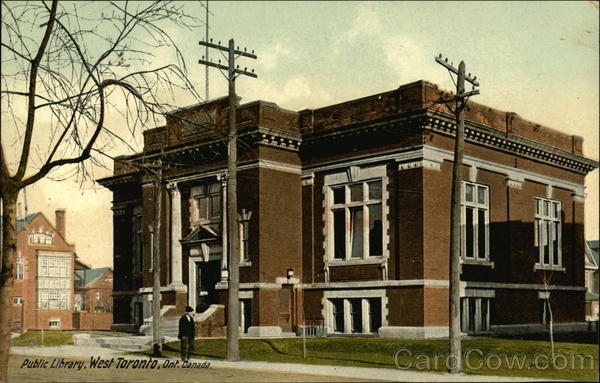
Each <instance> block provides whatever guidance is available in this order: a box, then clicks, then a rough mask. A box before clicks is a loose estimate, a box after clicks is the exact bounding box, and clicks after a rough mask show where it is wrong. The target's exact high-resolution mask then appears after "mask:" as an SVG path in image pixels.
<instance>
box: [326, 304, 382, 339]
mask: <svg viewBox="0 0 600 383" xmlns="http://www.w3.org/2000/svg"><path fill="white" fill-rule="evenodd" d="M329 304H330V308H331V317H330V323H329V326H328V327H329V328H330V329H331V330H333V332H334V333H350V334H365V333H377V331H378V330H379V328H380V327H381V318H382V313H381V298H332V299H329Z"/></svg>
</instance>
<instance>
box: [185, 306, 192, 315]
mask: <svg viewBox="0 0 600 383" xmlns="http://www.w3.org/2000/svg"><path fill="white" fill-rule="evenodd" d="M192 311H194V309H193V308H191V307H190V306H185V312H186V313H191V312H192Z"/></svg>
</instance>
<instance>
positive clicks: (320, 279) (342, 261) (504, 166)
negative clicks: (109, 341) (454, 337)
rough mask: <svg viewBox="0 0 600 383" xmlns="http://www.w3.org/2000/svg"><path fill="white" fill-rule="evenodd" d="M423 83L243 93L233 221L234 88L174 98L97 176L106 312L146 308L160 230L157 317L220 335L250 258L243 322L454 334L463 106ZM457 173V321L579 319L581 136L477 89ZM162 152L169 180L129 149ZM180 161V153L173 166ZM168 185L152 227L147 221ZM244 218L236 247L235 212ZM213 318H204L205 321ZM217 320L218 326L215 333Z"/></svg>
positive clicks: (484, 329)
mask: <svg viewBox="0 0 600 383" xmlns="http://www.w3.org/2000/svg"><path fill="white" fill-rule="evenodd" d="M448 95H449V94H448V92H445V91H443V90H441V89H438V87H437V86H436V85H434V84H431V83H428V82H425V81H418V82H414V83H410V84H406V85H403V86H400V87H399V88H397V89H395V90H392V91H388V92H384V93H380V94H375V95H371V96H368V97H364V98H360V99H356V100H352V101H348V102H344V103H341V104H337V105H332V106H327V107H323V108H318V109H305V110H301V111H291V110H285V109H282V108H280V107H278V106H277V105H275V104H273V103H270V102H265V101H254V102H250V103H245V104H241V105H239V107H238V108H237V129H238V174H237V177H238V207H239V212H238V216H239V222H236V223H232V222H228V221H227V214H226V212H227V209H226V206H227V198H226V197H227V187H228V184H227V177H226V173H227V144H226V132H227V110H228V104H227V98H221V99H215V100H211V101H209V102H206V103H202V104H198V105H193V106H189V107H185V108H181V109H178V110H175V111H173V112H171V113H169V114H167V115H166V116H165V117H166V124H165V126H163V127H159V128H155V129H151V130H147V131H145V132H144V149H143V152H142V153H139V154H135V155H131V156H123V157H119V158H117V159H116V160H115V163H114V174H113V175H112V176H111V177H108V178H104V179H101V180H99V182H100V183H101V184H102V185H103V186H105V187H107V188H109V189H110V190H111V191H112V192H113V196H114V198H113V206H112V210H113V212H114V221H113V222H114V291H113V297H114V307H113V309H114V326H113V327H114V328H115V329H122V330H128V331H136V330H138V329H139V328H140V327H142V326H143V325H144V323H145V322H147V320H148V318H150V317H151V316H152V314H151V306H152V268H153V264H152V246H151V242H152V239H153V237H154V236H155V235H159V236H160V239H161V241H160V243H161V249H160V271H161V305H162V311H161V312H162V315H163V317H164V318H167V319H168V318H169V317H176V316H179V315H181V313H182V312H183V310H184V307H185V306H186V305H190V306H192V307H193V308H195V310H196V314H195V320H196V326H197V328H199V329H200V330H201V331H200V332H197V334H209V335H210V334H223V331H222V328H223V326H224V325H225V322H224V318H225V317H226V316H225V313H226V310H227V288H228V275H229V273H228V267H229V266H228V265H229V263H230V262H229V259H230V258H231V257H234V256H235V257H240V258H239V259H240V294H239V296H240V306H241V310H240V315H241V327H240V332H241V333H242V334H247V335H249V336H279V335H288V334H289V335H291V334H293V333H301V332H302V329H303V327H305V326H309V325H310V326H318V327H319V328H320V329H321V330H322V332H323V333H324V334H326V335H338V334H339V335H345V334H356V335H363V336H364V335H378V336H383V337H409V338H431V337H443V336H447V335H448V323H449V319H448V296H449V282H448V280H449V254H450V195H451V182H452V165H453V149H454V134H455V129H456V126H455V119H454V115H453V113H452V112H451V111H450V109H449V108H448V107H447V106H446V105H445V104H443V103H439V102H437V101H438V100H440V99H444V98H448ZM465 128H466V129H465V157H464V164H463V182H462V196H461V200H462V208H461V212H462V225H461V244H462V252H461V262H462V274H461V296H462V299H461V318H462V323H461V326H462V331H463V332H464V333H465V334H499V333H519V332H521V333H523V332H535V331H543V330H544V328H545V327H546V326H547V324H548V322H549V320H550V309H551V311H552V315H553V322H554V328H555V330H556V331H562V330H564V331H567V330H572V329H576V328H577V327H578V326H580V325H582V324H584V319H585V294H586V288H585V285H584V270H585V257H584V254H585V250H584V227H583V225H584V202H585V193H584V178H585V176H586V174H587V173H589V172H590V171H592V170H594V169H595V168H597V167H598V163H597V162H596V161H593V160H590V159H588V158H585V157H584V155H583V153H582V144H583V139H582V138H581V137H578V136H571V135H567V134H564V133H561V132H559V131H557V130H553V129H550V128H547V127H544V126H540V125H539V124H536V123H534V122H531V121H527V120H525V119H523V118H521V117H520V116H519V115H517V114H516V113H512V112H503V111H499V110H496V109H493V108H490V107H488V106H484V105H480V104H477V103H474V102H469V105H468V109H467V111H466V121H465ZM159 158H160V159H162V161H163V163H164V164H165V166H164V169H163V175H164V177H163V178H164V182H165V188H164V189H163V190H164V192H163V193H162V195H160V196H156V195H154V193H155V191H154V190H155V189H154V187H153V183H152V180H151V179H149V178H148V177H147V176H146V175H145V174H144V172H143V171H141V170H137V169H138V168H136V167H135V166H132V165H131V164H135V163H147V162H148V161H152V160H156V159H159ZM170 163H173V164H177V166H169V164H170ZM155 198H161V199H162V211H163V214H161V217H162V222H161V225H160V229H161V230H160V232H159V233H155V232H154V231H153V230H152V225H153V221H154V218H153V217H154V200H155ZM231 224H237V225H239V227H240V233H241V234H240V236H241V249H240V253H239V254H231V252H230V251H229V250H228V246H227V244H228V239H227V232H228V231H227V227H228V225H231ZM208 327H210V329H208ZM209 330H211V331H209Z"/></svg>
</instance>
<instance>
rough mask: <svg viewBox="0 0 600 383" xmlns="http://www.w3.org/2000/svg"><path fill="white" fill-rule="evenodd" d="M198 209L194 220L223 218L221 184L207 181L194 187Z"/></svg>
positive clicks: (194, 197)
mask: <svg viewBox="0 0 600 383" xmlns="http://www.w3.org/2000/svg"><path fill="white" fill-rule="evenodd" d="M192 198H193V199H194V201H195V205H196V210H195V211H194V212H193V213H194V216H193V217H192V220H194V221H196V220H200V221H208V220H216V219H220V218H221V185H220V184H219V183H218V182H212V183H205V184H202V185H198V186H194V187H193V188H192Z"/></svg>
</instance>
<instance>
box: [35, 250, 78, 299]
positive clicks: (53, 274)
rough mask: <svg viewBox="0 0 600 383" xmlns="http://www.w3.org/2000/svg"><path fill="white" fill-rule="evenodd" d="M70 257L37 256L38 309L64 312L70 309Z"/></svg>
mask: <svg viewBox="0 0 600 383" xmlns="http://www.w3.org/2000/svg"><path fill="white" fill-rule="evenodd" d="M70 272H71V256H70V255H39V256H38V276H37V281H38V308H40V309H50V310H65V309H67V308H68V307H70V294H71V289H70V284H71V274H70Z"/></svg>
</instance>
